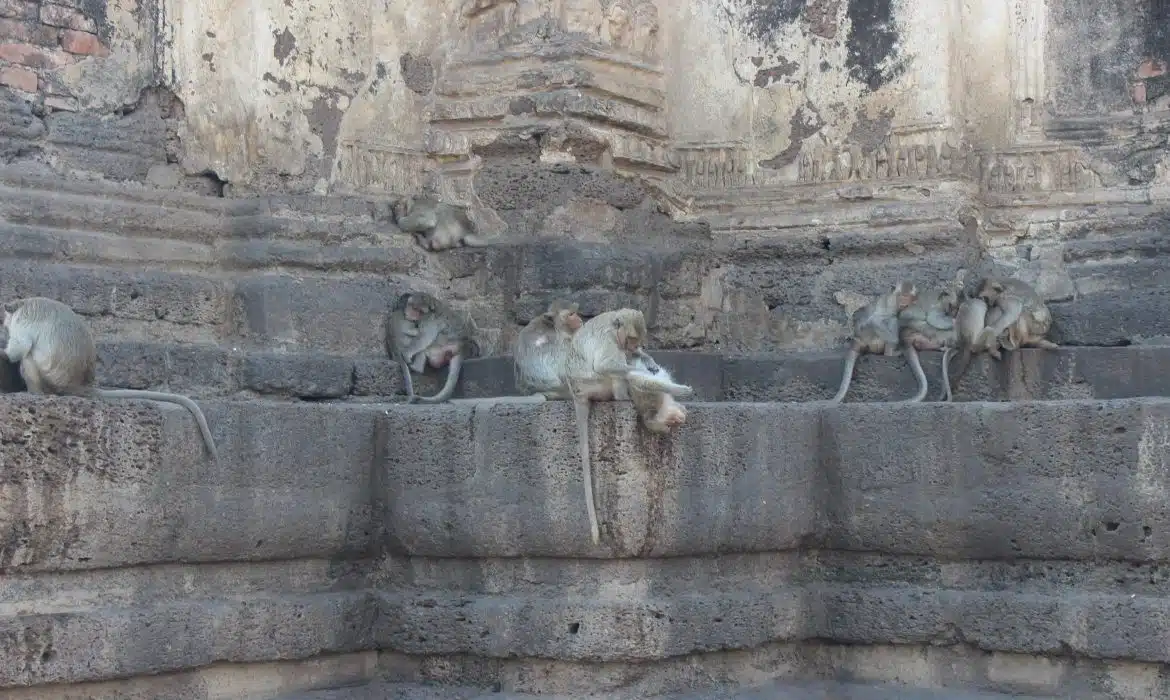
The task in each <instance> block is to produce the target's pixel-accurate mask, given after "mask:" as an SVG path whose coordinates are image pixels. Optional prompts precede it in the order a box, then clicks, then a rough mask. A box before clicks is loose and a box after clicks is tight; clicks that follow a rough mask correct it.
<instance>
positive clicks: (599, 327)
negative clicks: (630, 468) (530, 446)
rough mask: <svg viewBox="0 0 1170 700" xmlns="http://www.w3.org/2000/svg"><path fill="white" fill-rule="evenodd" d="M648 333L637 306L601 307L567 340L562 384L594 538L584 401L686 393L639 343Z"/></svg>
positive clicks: (598, 535)
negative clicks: (663, 376)
mask: <svg viewBox="0 0 1170 700" xmlns="http://www.w3.org/2000/svg"><path fill="white" fill-rule="evenodd" d="M646 336H647V331H646V319H645V317H644V316H643V315H642V312H641V311H638V310H637V309H618V310H617V311H606V312H605V313H602V314H598V315H597V316H594V317H593V318H591V319H589V320H588V321H586V322H585V323H584V324H583V325H582V326H581V328H580V330H578V331H577V332H576V333H575V334H573V338H572V341H571V342H570V343H569V345H568V352H567V354H566V358H565V362H564V365H563V367H562V368H561V369H560V378H561V382H562V384H564V386H565V387H566V388H567V389H568V390H569V394H570V395H571V396H572V398H573V411H574V415H575V418H576V423H577V442H578V447H579V450H580V453H581V473H582V476H583V480H584V482H585V510H586V512H587V514H588V516H589V530H590V535H591V537H592V539H593V543H594V544H597V543H598V542H600V541H601V530H600V528H599V526H598V523H597V510H596V508H595V506H594V503H593V468H592V465H591V461H590V451H589V403H590V402H591V401H612V400H614V399H615V398H618V397H620V396H623V395H625V396H629V395H632V394H631V393H632V392H636V391H645V392H665V393H668V394H670V395H671V396H674V397H679V398H681V397H685V396H690V395H691V394H692V393H694V392H693V390H692V389H691V387H689V386H685V385H682V384H675V383H674V382H671V381H663V380H662V379H660V378H659V377H658V376H657V374H658V373H659V368H658V366H657V364H655V363H654V360H653V358H649V356H648V355H646V353H645V350H643V349H642V344H643V343H644V342H645V340H646ZM639 357H640V358H642V359H643V361H644V362H645V363H646V368H647V369H646V370H638V368H637V367H635V365H634V364H633V361H634V358H639Z"/></svg>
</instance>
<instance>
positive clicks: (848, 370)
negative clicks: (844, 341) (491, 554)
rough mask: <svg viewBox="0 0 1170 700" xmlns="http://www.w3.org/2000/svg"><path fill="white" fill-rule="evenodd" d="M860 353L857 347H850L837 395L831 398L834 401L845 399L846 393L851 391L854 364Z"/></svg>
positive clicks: (839, 401) (838, 401)
mask: <svg viewBox="0 0 1170 700" xmlns="http://www.w3.org/2000/svg"><path fill="white" fill-rule="evenodd" d="M858 354H859V353H858V351H857V348H855V347H854V348H849V354H848V355H846V356H845V369H844V370H843V371H842V372H841V386H840V387H839V388H838V389H837V395H836V396H834V397H833V398H832V399H831V400H832V402H833V403H841V402H842V401H844V400H845V394H847V393H849V382H850V381H852V379H853V366H854V365H855V364H857V356H858Z"/></svg>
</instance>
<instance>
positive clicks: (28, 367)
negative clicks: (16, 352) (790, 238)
mask: <svg viewBox="0 0 1170 700" xmlns="http://www.w3.org/2000/svg"><path fill="white" fill-rule="evenodd" d="M20 376H21V377H22V378H23V379H24V383H25V385H27V386H28V390H29V393H31V394H47V393H49V392H48V391H46V389H47V388H48V387H47V386H46V385H45V380H44V378H43V377H41V370H40V368H38V367H37V363H35V362H32V361H31V360H29V359H28V358H26V361H25V362H21V363H20Z"/></svg>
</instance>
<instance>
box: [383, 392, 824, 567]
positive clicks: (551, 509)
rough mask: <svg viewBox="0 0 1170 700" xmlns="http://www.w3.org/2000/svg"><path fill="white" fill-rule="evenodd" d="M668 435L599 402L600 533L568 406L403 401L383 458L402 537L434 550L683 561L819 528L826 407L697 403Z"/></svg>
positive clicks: (595, 423) (779, 542)
mask: <svg viewBox="0 0 1170 700" xmlns="http://www.w3.org/2000/svg"><path fill="white" fill-rule="evenodd" d="M688 406H689V410H690V417H689V418H688V422H687V424H686V425H685V426H683V428H682V429H680V430H679V431H678V432H677V433H676V434H675V435H674V436H668V437H659V436H655V435H653V434H651V433H649V432H647V431H646V430H645V429H644V428H643V427H641V426H640V425H637V424H636V416H635V414H634V412H633V409H632V407H631V406H630V405H628V404H613V403H601V404H595V405H594V406H593V409H592V414H593V417H592V419H591V447H592V453H593V471H594V479H595V482H596V486H595V489H596V494H597V508H598V518H599V520H600V521H601V526H602V531H603V541H602V544H601V545H600V546H598V547H594V546H593V545H592V543H591V542H590V540H589V525H588V519H587V517H586V513H585V501H584V498H585V492H584V484H583V482H582V480H581V463H580V459H579V457H578V451H577V444H576V436H575V428H574V422H573V409H572V406H571V405H570V404H569V403H568V402H564V401H552V402H547V403H544V404H508V403H498V404H495V405H491V406H486V405H485V406H475V405H455V406H435V407H425V408H423V407H407V406H396V407H392V408H390V409H389V410H387V411H386V415H385V417H380V418H379V419H378V420H379V422H380V423H381V428H380V431H381V437H380V438H379V439H380V440H381V441H383V449H384V456H383V458H382V461H381V464H379V465H378V467H377V468H378V470H379V478H380V479H381V484H380V487H379V488H380V492H381V493H382V494H383V497H384V498H385V501H386V511H385V515H384V517H385V518H386V523H387V533H388V537H390V538H391V544H392V545H394V546H395V547H397V548H399V549H403V550H405V551H406V552H407V553H410V554H422V555H434V556H556V557H571V556H587V557H597V556H675V555H683V554H709V553H713V552H721V551H775V550H778V549H785V548H788V547H793V546H796V544H797V543H798V542H800V541H801V540H802V538H804V537H806V536H807V535H809V534H810V533H811V527H812V521H813V518H814V510H813V502H812V500H811V498H810V496H811V487H812V485H813V479H814V474H815V472H816V468H817V465H816V462H815V459H816V457H817V451H816V444H817V442H818V440H819V439H820V436H819V426H820V418H819V413H818V408H817V407H816V406H812V405H808V406H768V405H763V404H702V403H694V404H688Z"/></svg>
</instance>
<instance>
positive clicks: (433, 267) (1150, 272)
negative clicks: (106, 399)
mask: <svg viewBox="0 0 1170 700" xmlns="http://www.w3.org/2000/svg"><path fill="white" fill-rule="evenodd" d="M887 214H888V215H889V216H893V213H892V211H891V212H887ZM895 218H896V217H895ZM1148 218H1149V217H1145V218H1143V219H1141V221H1139V222H1136V223H1134V222H1130V223H1126V225H1125V226H1124V227H1122V228H1121V229H1119V230H1118V231H1104V230H1096V229H1094V230H1093V231H1091V232H1087V233H1086V234H1085V235H1084V236H1083V237H1082V238H1077V239H1070V240H1068V241H1065V242H1063V243H1061V244H1060V245H1059V247H1058V248H1052V247H1051V245H1049V244H1048V243H1045V244H1044V246H1047V247H1044V246H1041V247H1043V248H1044V250H1043V256H1040V253H1037V254H1036V255H1037V256H1039V257H1043V260H1044V261H1048V260H1049V258H1051V259H1052V260H1053V261H1054V262H1052V264H1051V265H1049V263H1048V262H1044V265H1049V268H1050V269H1048V268H1046V269H1047V270H1048V271H1047V272H1044V273H1043V276H1044V277H1045V279H1046V280H1047V284H1048V285H1049V286H1050V287H1051V288H1052V290H1053V291H1052V293H1053V295H1054V301H1053V303H1052V308H1053V313H1054V315H1055V318H1056V324H1055V326H1056V327H1055V329H1054V331H1053V337H1054V339H1056V340H1057V341H1058V342H1061V343H1064V344H1072V345H1103V346H1116V345H1125V344H1128V343H1135V342H1144V341H1149V340H1151V339H1165V338H1167V337H1170V284H1168V283H1167V282H1168V281H1170V278H1168V277H1167V272H1166V270H1167V263H1166V262H1165V260H1166V255H1165V252H1166V244H1165V243H1164V240H1165V238H1166V236H1165V230H1164V229H1165V222H1164V220H1162V225H1161V228H1158V227H1157V226H1156V225H1155V224H1153V223H1149V222H1147V221H1146V220H1147V219H1148ZM0 221H3V222H5V223H4V225H3V226H2V227H0V245H2V247H3V249H4V250H6V251H11V252H9V253H6V255H8V256H10V257H14V258H16V261H17V263H16V268H15V269H12V270H0V274H3V275H4V276H5V277H7V276H10V275H12V276H14V277H13V279H16V280H23V281H22V283H21V287H20V290H23V291H24V292H25V293H51V292H56V293H60V294H62V295H64V296H67V297H69V299H70V300H71V301H70V303H76V304H78V305H80V306H82V307H83V308H89V307H100V308H97V309H93V308H90V309H89V311H87V313H93V314H100V315H102V316H103V317H104V324H105V325H106V326H107V327H108V332H109V333H111V334H114V333H117V334H122V335H124V334H127V333H130V334H137V335H138V336H139V337H155V338H160V339H169V338H174V339H175V340H177V341H179V342H208V341H211V340H216V339H228V338H231V339H233V340H238V341H240V342H244V343H251V344H254V345H256V346H257V347H265V348H270V349H271V348H291V347H301V348H305V349H312V350H315V351H321V352H334V353H342V354H362V353H369V352H371V351H372V350H373V349H374V348H375V347H376V346H377V343H376V342H375V340H376V339H374V338H372V337H371V334H370V333H368V332H362V329H364V328H365V327H367V326H368V325H369V324H368V323H364V322H363V321H364V319H365V317H367V316H368V315H369V314H370V313H371V310H372V309H376V310H378V312H379V313H380V311H381V309H383V308H384V306H385V304H386V300H387V297H389V296H393V295H396V294H397V293H399V292H401V291H402V288H403V287H404V286H422V287H424V288H427V289H428V290H429V291H435V292H438V293H440V294H442V295H444V296H446V297H447V298H449V299H451V300H453V301H454V302H455V303H456V304H457V305H458V306H461V307H463V308H467V309H468V310H469V311H471V312H472V314H473V316H474V317H475V318H476V321H477V323H478V324H479V326H480V327H481V328H482V329H484V331H485V335H486V337H485V339H484V340H483V342H481V345H486V346H487V347H489V348H490V350H491V352H493V353H499V352H501V351H502V350H503V349H504V348H506V347H507V344H508V343H509V342H510V341H511V338H512V337H513V336H514V334H515V333H516V332H517V330H518V328H519V326H520V325H521V324H523V323H525V322H526V321H527V320H528V319H530V318H531V317H532V316H533V315H535V314H537V313H539V312H540V311H542V310H543V308H544V307H545V305H546V304H547V303H548V301H549V299H550V298H552V297H558V296H571V297H572V298H574V299H577V300H578V301H579V302H580V303H581V305H582V310H583V312H585V313H586V314H594V313H597V312H599V311H602V310H605V309H608V308H614V307H617V306H636V307H638V308H642V309H643V310H645V312H646V313H647V315H648V318H649V320H650V322H651V325H652V326H654V327H656V334H657V336H658V338H659V340H660V343H663V344H667V345H670V346H675V347H690V346H694V345H695V344H696V343H698V344H701V345H705V346H708V347H714V346H715V344H716V341H719V342H721V343H723V345H722V348H723V349H725V350H728V351H740V350H746V351H757V350H772V349H777V348H780V347H789V348H795V347H801V348H807V347H822V348H827V347H829V346H832V345H836V344H838V343H839V340H840V335H841V334H842V333H843V324H844V322H845V321H846V319H845V314H844V312H843V310H842V308H841V306H840V304H839V303H838V302H837V301H836V300H835V297H834V294H835V290H836V291H840V290H842V289H844V290H852V291H855V292H858V293H861V292H866V289H868V290H869V292H866V293H871V292H874V291H876V290H877V289H878V288H881V287H884V286H885V285H886V284H888V283H889V280H890V279H894V278H896V277H902V276H910V277H912V278H914V279H916V280H918V281H919V282H921V283H923V284H929V283H937V282H941V281H943V280H950V279H953V277H954V274H955V271H956V270H957V269H958V268H960V267H969V266H970V264H971V260H970V258H971V255H972V254H975V253H977V252H978V251H975V250H973V249H969V248H970V246H969V241H968V240H967V238H966V237H965V234H963V233H962V232H960V231H958V230H953V228H954V227H951V228H947V229H945V230H940V229H939V228H938V226H936V225H934V224H920V225H916V224H914V223H913V222H910V223H903V224H899V225H897V226H894V225H893V224H892V223H891V224H889V225H885V224H883V227H881V228H880V229H879V230H876V231H875V230H870V229H871V228H872V226H874V225H876V224H875V223H874V222H872V221H869V222H868V223H867V224H866V226H865V227H863V228H864V230H862V229H858V230H852V229H849V230H836V229H835V230H833V231H831V232H825V231H823V230H822V228H823V227H821V228H816V230H812V229H810V231H812V232H811V233H810V232H804V233H800V234H793V233H791V232H790V233H786V234H784V235H768V236H763V237H761V236H755V235H754V234H753V235H752V236H746V237H745V236H741V235H738V234H735V233H734V232H731V233H726V234H724V233H721V234H719V235H717V236H714V237H711V238H706V237H701V236H696V237H693V238H686V237H683V238H679V239H677V240H673V241H672V242H671V243H670V244H669V245H666V246H659V247H655V246H654V245H651V244H650V242H648V241H640V242H637V243H631V242H628V241H606V242H597V241H574V240H526V239H515V240H512V239H506V240H505V242H504V243H503V244H501V245H498V246H493V247H491V248H488V249H479V250H469V249H464V250H456V251H447V252H445V253H442V254H439V255H429V254H426V253H424V252H422V251H421V250H419V249H418V248H417V247H416V246H414V245H413V243H412V242H411V240H410V238H409V237H407V236H405V235H402V234H401V233H399V232H397V230H396V228H395V227H394V225H393V223H391V221H390V219H389V213H388V211H387V210H386V208H385V202H377V201H373V200H367V199H362V198H345V197H309V196H296V197H293V196H289V197H265V198H256V199H240V200H225V199H220V198H213V197H199V196H195V195H190V194H177V193H161V192H158V191H152V190H149V189H146V188H133V187H124V186H112V185H108V184H100V183H79V182H71V181H64V180H57V179H54V178H36V177H32V176H27V175H21V176H16V175H12V174H8V175H4V174H3V173H0ZM891 221H892V219H891ZM1139 224H1141V225H1139ZM773 228H775V227H773ZM1098 228H1100V227H1098ZM1038 245H1039V244H1038ZM1038 250H1039V248H1038ZM1044 256H1046V257H1044ZM1039 257H1038V259H1039ZM33 261H35V267H36V269H37V271H40V270H41V269H42V268H43V271H44V272H45V275H44V277H35V276H34V277H31V278H30V273H29V271H28V269H27V268H28V265H30V264H32V262H33ZM143 264H146V265H153V266H156V268H161V267H165V268H166V270H167V271H166V272H164V271H162V270H161V269H156V270H155V271H153V272H141V271H140V269H141V268H140V266H141V265H143ZM1037 264H1040V263H1039V262H1037ZM118 266H122V267H123V268H125V267H130V266H133V267H135V268H136V269H135V270H134V271H128V270H125V269H119V267H118ZM1033 267H1035V266H1033ZM1029 269H1030V268H1029ZM1029 269H1025V270H1024V272H1025V273H1029V274H1032V273H1030V272H1029ZM1037 269H1039V268H1037ZM1032 272H1035V270H1033V271H1032ZM1054 280H1055V281H1054ZM8 287H9V288H7V289H4V288H0V293H3V294H5V295H7V294H10V293H12V291H13V289H12V288H13V287H14V285H12V284H9V285H8ZM130 288H132V289H133V290H134V291H135V292H136V293H137V294H138V295H139V297H138V299H141V301H139V304H138V305H139V306H149V307H150V311H151V312H152V313H153V317H151V318H147V319H141V318H136V317H135V316H134V314H133V313H130V317H129V318H124V317H123V311H124V309H123V306H124V305H123V304H118V303H115V302H119V301H120V297H119V290H125V289H130ZM809 290H813V291H811V292H810V291H809ZM716 292H717V294H716ZM176 294H178V295H191V298H192V299H197V300H201V301H202V302H203V305H202V306H199V305H196V308H194V309H192V308H188V307H186V306H183V305H181V304H179V303H178V302H177V301H175V300H174V299H173V298H172V296H171V295H176ZM713 294H716V296H718V297H720V298H718V299H716V298H715V297H713V296H712V295H713ZM1066 299H1075V300H1073V301H1067V300H1066ZM209 304H210V305H211V306H213V307H214V310H215V311H216V314H217V315H215V316H214V317H209V316H208V315H207V314H208V313H210V312H211V311H212V309H208V308H204V307H206V306H207V305H209ZM195 312H198V313H196V315H195V317H194V318H191V317H190V316H191V315H192V314H193V313H195ZM212 319H214V320H212ZM156 326H157V327H158V328H157V329H155V327H156ZM355 327H356V328H357V330H355Z"/></svg>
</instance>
